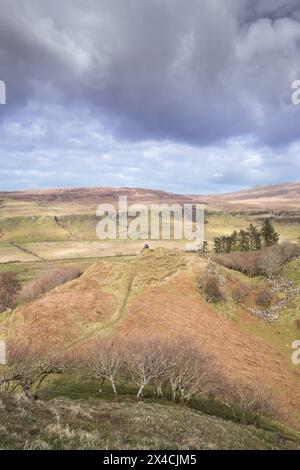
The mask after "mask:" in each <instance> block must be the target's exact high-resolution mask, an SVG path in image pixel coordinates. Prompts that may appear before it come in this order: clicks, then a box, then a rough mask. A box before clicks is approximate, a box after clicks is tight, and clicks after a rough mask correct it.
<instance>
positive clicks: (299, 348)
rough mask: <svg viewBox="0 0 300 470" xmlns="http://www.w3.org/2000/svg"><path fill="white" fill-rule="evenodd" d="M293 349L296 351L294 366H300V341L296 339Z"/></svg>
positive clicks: (293, 359) (293, 356) (293, 358)
mask: <svg viewBox="0 0 300 470" xmlns="http://www.w3.org/2000/svg"><path fill="white" fill-rule="evenodd" d="M292 349H295V351H294V352H293V354H292V363H293V364H294V366H299V365H300V339H296V340H295V341H293V343H292Z"/></svg>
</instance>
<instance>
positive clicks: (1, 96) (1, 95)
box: [0, 80, 6, 104]
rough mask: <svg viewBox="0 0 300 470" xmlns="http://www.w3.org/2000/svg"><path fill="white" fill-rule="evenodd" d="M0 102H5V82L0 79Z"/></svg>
mask: <svg viewBox="0 0 300 470" xmlns="http://www.w3.org/2000/svg"><path fill="white" fill-rule="evenodd" d="M0 104H6V84H5V82H4V81H3V80H0Z"/></svg>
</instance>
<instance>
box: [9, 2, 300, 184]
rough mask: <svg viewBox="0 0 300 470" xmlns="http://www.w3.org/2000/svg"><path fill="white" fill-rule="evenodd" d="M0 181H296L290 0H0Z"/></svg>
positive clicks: (295, 11) (295, 67)
mask: <svg viewBox="0 0 300 470" xmlns="http://www.w3.org/2000/svg"><path fill="white" fill-rule="evenodd" d="M0 8H1V14H0V79H2V80H5V81H6V84H7V104H6V105H5V106H1V107H0V141H1V150H0V162H1V168H0V173H1V175H0V182H1V186H2V187H4V188H6V189H9V188H15V187H20V188H21V187H32V186H48V187H50V186H66V185H67V186H76V185H77V186H78V185H115V186H116V185H131V186H148V187H149V186H152V187H161V188H165V189H169V190H173V191H181V192H209V191H218V190H220V191H224V190H225V189H226V188H228V190H231V189H234V188H239V187H242V186H247V185H250V184H257V183H271V182H274V183H276V182H279V181H280V180H281V179H285V180H288V179H297V178H299V168H300V160H299V155H300V152H299V150H300V144H299V141H298V139H299V117H300V106H295V105H293V104H292V103H291V91H292V90H291V83H292V81H294V80H296V79H300V60H299V53H300V1H299V0H298V1H293V0H289V1H283V0H273V1H272V2H271V1H269V0H259V1H258V0H72V1H71V0H64V1H61V0H59V1H58V0H43V1H40V0H29V1H26V2H24V0H0Z"/></svg>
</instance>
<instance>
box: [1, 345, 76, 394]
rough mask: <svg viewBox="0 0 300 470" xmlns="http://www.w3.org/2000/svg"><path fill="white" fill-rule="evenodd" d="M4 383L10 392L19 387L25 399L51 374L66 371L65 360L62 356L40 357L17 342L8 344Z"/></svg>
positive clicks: (36, 390)
mask: <svg viewBox="0 0 300 470" xmlns="http://www.w3.org/2000/svg"><path fill="white" fill-rule="evenodd" d="M7 366H8V367H7V371H6V378H5V382H6V384H7V385H8V386H9V388H10V389H11V390H15V389H16V388H17V387H21V389H22V390H23V392H24V395H25V396H26V397H27V398H30V397H31V393H34V395H33V396H34V398H38V392H39V390H40V387H41V385H42V383H43V382H44V380H45V379H46V378H47V377H48V376H49V375H51V374H62V373H63V372H65V371H66V368H67V363H66V358H65V357H64V356H63V355H62V354H53V355H50V354H49V355H42V354H41V352H40V351H39V352H38V351H33V350H32V349H30V348H29V347H28V346H24V345H22V344H18V343H17V342H14V343H12V342H10V343H8V365H7Z"/></svg>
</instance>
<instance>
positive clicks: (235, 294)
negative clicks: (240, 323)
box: [231, 285, 249, 302]
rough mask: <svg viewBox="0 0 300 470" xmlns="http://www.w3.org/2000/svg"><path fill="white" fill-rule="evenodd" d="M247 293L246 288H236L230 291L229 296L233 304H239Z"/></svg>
mask: <svg viewBox="0 0 300 470" xmlns="http://www.w3.org/2000/svg"><path fill="white" fill-rule="evenodd" d="M248 293H249V289H248V288H247V287H246V286H243V285H242V286H238V287H234V288H233V289H232V292H231V295H232V298H233V300H234V301H235V302H241V301H242V300H243V299H244V298H245V297H246V296H247V295H248Z"/></svg>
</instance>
